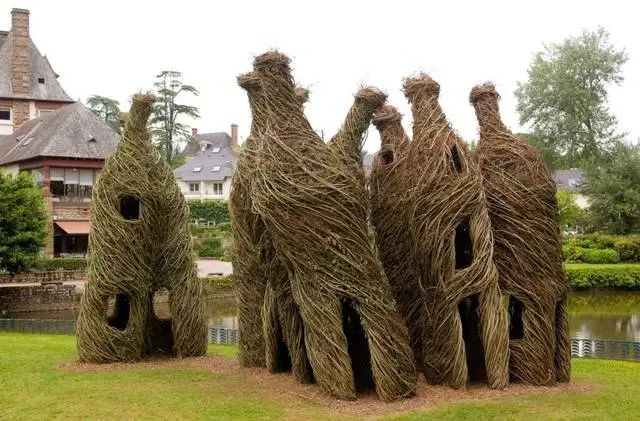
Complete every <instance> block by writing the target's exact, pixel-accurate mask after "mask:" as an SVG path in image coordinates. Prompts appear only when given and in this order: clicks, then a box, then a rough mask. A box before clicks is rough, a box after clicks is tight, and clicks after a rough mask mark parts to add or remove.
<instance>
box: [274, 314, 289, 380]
mask: <svg viewBox="0 0 640 421" xmlns="http://www.w3.org/2000/svg"><path fill="white" fill-rule="evenodd" d="M276 330H277V332H276V335H277V336H276V337H277V343H278V350H277V367H276V371H278V372H285V371H291V367H292V365H291V354H289V348H287V344H286V343H285V341H284V336H283V335H282V326H280V325H279V324H278V327H277V329H276Z"/></svg>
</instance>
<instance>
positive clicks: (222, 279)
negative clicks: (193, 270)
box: [200, 276, 233, 295]
mask: <svg viewBox="0 0 640 421" xmlns="http://www.w3.org/2000/svg"><path fill="white" fill-rule="evenodd" d="M200 280H201V281H202V287H203V289H204V293H205V295H214V294H215V293H217V292H220V291H228V290H231V289H233V276H207V277H205V278H200Z"/></svg>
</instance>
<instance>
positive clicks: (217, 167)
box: [211, 165, 220, 172]
mask: <svg viewBox="0 0 640 421" xmlns="http://www.w3.org/2000/svg"><path fill="white" fill-rule="evenodd" d="M211 171H213V172H217V171H220V165H216V166H215V167H213V168H211Z"/></svg>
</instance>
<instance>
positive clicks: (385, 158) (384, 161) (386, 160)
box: [378, 150, 395, 165]
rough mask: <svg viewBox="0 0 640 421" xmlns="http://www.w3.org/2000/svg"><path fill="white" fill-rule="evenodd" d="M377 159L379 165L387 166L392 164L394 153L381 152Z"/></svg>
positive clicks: (388, 151)
mask: <svg viewBox="0 0 640 421" xmlns="http://www.w3.org/2000/svg"><path fill="white" fill-rule="evenodd" d="M378 159H379V160H380V161H379V162H380V164H381V165H389V164H391V163H393V160H394V159H395V156H394V153H393V151H390V150H386V151H382V152H380V153H379V154H378Z"/></svg>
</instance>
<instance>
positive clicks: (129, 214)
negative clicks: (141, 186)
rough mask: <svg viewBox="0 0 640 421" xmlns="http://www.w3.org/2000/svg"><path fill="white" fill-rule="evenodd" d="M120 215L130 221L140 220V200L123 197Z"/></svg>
mask: <svg viewBox="0 0 640 421" xmlns="http://www.w3.org/2000/svg"><path fill="white" fill-rule="evenodd" d="M120 215H122V217H123V218H124V219H126V220H129V221H136V220H138V219H140V199H138V198H136V197H133V196H122V197H121V198H120Z"/></svg>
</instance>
